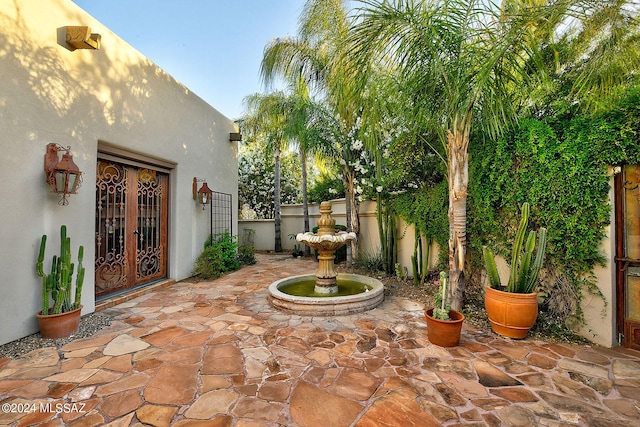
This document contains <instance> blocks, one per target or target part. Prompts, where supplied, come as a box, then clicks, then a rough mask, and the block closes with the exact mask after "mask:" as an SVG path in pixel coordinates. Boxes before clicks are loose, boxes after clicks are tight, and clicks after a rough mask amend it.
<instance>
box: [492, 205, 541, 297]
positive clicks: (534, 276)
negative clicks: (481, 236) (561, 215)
mask: <svg viewBox="0 0 640 427" xmlns="http://www.w3.org/2000/svg"><path fill="white" fill-rule="evenodd" d="M529 213H530V207H529V203H526V202H525V203H523V204H522V218H521V219H520V225H519V226H518V231H517V232H516V240H515V242H514V243H513V250H512V252H511V271H510V274H509V283H508V284H507V288H506V289H505V290H506V291H507V292H514V293H522V294H526V293H531V292H533V291H535V289H536V286H537V284H538V277H539V276H540V269H541V268H542V262H543V259H544V251H545V248H546V245H547V229H546V228H544V227H542V228H540V236H539V237H540V238H539V241H538V252H537V254H536V256H535V258H534V256H533V252H534V249H535V246H536V232H535V231H533V230H532V231H530V232H529V234H528V236H527V240H526V241H525V235H526V232H527V225H528V223H529ZM523 245H524V252H523V250H522V247H523ZM482 254H483V256H484V262H485V266H486V268H487V275H488V277H489V284H490V285H491V287H492V288H495V289H501V288H502V283H501V282H500V276H499V275H498V269H497V268H496V262H495V259H494V256H493V252H492V251H491V249H489V248H487V247H484V248H482Z"/></svg>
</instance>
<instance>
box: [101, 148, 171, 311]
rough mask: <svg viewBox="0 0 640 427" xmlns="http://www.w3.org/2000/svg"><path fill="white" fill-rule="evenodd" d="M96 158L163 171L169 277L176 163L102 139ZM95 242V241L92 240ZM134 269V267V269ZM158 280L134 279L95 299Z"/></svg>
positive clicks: (128, 290) (169, 274)
mask: <svg viewBox="0 0 640 427" xmlns="http://www.w3.org/2000/svg"><path fill="white" fill-rule="evenodd" d="M98 160H107V161H113V162H116V163H120V164H122V165H125V166H133V167H136V168H144V169H153V170H155V171H157V172H160V173H163V174H166V175H167V191H166V207H167V214H166V231H165V232H166V239H165V242H166V243H165V245H166V246H165V248H166V249H165V263H166V266H165V269H166V273H165V275H164V276H165V277H166V278H168V277H171V250H170V240H171V239H170V236H171V224H172V220H171V217H172V211H173V208H172V203H171V200H172V191H171V182H172V181H173V173H174V171H175V168H176V166H177V163H175V162H171V161H168V160H165V159H161V158H158V157H154V156H150V155H147V154H144V153H140V152H137V151H132V150H128V149H125V148H122V147H118V146H115V145H112V144H110V143H107V142H104V141H98V150H97V158H96V161H98ZM95 215H96V213H95V212H94V216H95ZM96 237H97V230H96ZM94 244H95V242H94ZM134 258H135V257H134ZM134 270H135V269H134ZM158 280H163V278H160V279H154V280H151V281H149V282H146V283H142V284H136V283H135V281H134V283H133V285H132V286H131V287H128V288H125V289H124V290H121V291H116V292H114V293H112V294H107V295H105V296H102V297H100V298H97V300H103V299H108V298H110V297H112V296H113V295H118V294H122V293H125V294H126V293H128V292H131V291H135V290H137V289H139V288H140V287H144V286H147V285H149V284H152V283H155V282H157V281H158Z"/></svg>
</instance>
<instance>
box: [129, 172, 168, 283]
mask: <svg viewBox="0 0 640 427" xmlns="http://www.w3.org/2000/svg"><path fill="white" fill-rule="evenodd" d="M165 186H166V176H165V175H164V174H162V173H159V172H156V171H155V170H151V169H140V170H138V218H137V231H138V234H137V244H136V262H137V269H136V282H141V281H142V282H144V281H148V280H149V279H152V278H155V277H162V276H163V275H164V265H165V263H164V245H163V242H162V239H161V232H162V208H161V207H162V206H163V202H164V200H163V199H164V192H165Z"/></svg>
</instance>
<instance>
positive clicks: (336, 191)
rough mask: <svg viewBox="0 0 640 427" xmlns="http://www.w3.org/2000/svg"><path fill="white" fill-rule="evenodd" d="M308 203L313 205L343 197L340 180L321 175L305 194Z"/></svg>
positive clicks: (342, 186) (342, 187) (342, 185)
mask: <svg viewBox="0 0 640 427" xmlns="http://www.w3.org/2000/svg"><path fill="white" fill-rule="evenodd" d="M307 194H308V197H309V201H310V202H313V203H320V202H324V201H325V200H333V199H338V198H340V197H344V184H343V182H342V178H339V177H335V178H334V177H331V176H329V175H321V176H320V177H319V178H317V179H316V182H315V183H313V184H312V185H311V186H310V187H309V191H308V192H307Z"/></svg>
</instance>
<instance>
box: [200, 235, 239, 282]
mask: <svg viewBox="0 0 640 427" xmlns="http://www.w3.org/2000/svg"><path fill="white" fill-rule="evenodd" d="M237 240H238V239H237V236H232V235H231V234H229V233H227V232H225V233H218V234H213V235H211V236H209V238H208V239H207V241H206V242H205V243H204V247H205V249H206V248H208V247H212V246H215V247H217V248H220V252H221V254H222V265H223V266H222V271H223V272H225V271H232V270H237V269H239V268H240V267H241V265H240V262H239V261H238V253H237V251H238V242H237Z"/></svg>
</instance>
